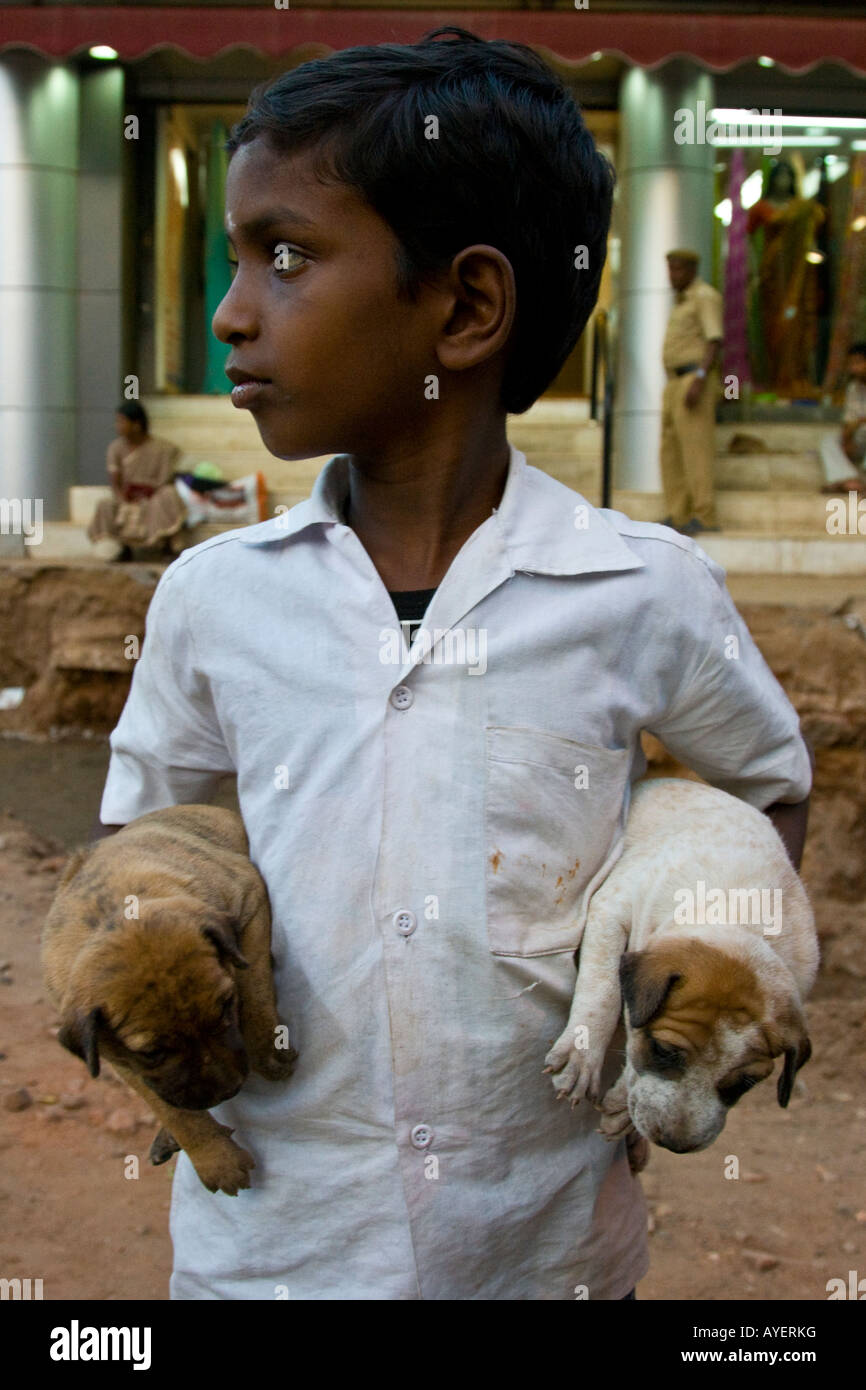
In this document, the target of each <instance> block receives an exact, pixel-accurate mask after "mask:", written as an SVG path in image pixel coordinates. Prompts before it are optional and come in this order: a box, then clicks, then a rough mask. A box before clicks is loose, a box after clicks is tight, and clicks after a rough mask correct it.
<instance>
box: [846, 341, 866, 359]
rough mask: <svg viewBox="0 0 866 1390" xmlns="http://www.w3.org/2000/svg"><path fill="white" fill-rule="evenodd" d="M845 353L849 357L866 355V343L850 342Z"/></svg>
mask: <svg viewBox="0 0 866 1390" xmlns="http://www.w3.org/2000/svg"><path fill="white" fill-rule="evenodd" d="M847 355H848V356H849V357H854V356H857V357H866V343H852V344H851V346H850V347H849V349H848V354H847Z"/></svg>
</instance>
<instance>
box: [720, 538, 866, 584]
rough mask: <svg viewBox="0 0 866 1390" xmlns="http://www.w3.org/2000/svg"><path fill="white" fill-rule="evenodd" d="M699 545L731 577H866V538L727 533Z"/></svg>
mask: <svg viewBox="0 0 866 1390" xmlns="http://www.w3.org/2000/svg"><path fill="white" fill-rule="evenodd" d="M698 541H699V544H700V546H701V548H702V549H703V550H705V551H706V552H707V554H708V555H710V556H711V557H712V559H714V560H715V561H716V562H717V564H719V565H721V566H722V568H723V569H724V570H726V571H727V572H728V573H729V574H768V575H769V574H774V575H779V574H784V575H823V576H825V577H831V576H840V577H841V576H851V577H855V576H862V575H866V536H823V537H819V536H803V537H800V536H760V535H754V534H751V533H748V534H740V535H737V534H736V533H729V532H725V533H723V534H718V535H717V534H713V535H708V536H699V537H698Z"/></svg>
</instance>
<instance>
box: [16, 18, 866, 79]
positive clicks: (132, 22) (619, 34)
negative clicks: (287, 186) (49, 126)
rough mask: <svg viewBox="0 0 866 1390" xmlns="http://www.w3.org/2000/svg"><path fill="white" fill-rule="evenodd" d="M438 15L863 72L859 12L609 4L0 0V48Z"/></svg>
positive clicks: (496, 34) (506, 30)
mask: <svg viewBox="0 0 866 1390" xmlns="http://www.w3.org/2000/svg"><path fill="white" fill-rule="evenodd" d="M443 24H459V25H461V26H462V27H463V28H465V29H471V30H472V31H473V32H475V33H477V34H480V35H482V37H484V38H488V39H494V38H498V39H512V40H517V41H519V42H522V43H527V44H532V45H533V46H534V47H538V48H542V49H547V50H548V51H549V52H550V53H552V54H555V55H556V57H557V58H559V59H562V60H564V61H565V62H568V63H575V64H577V63H581V62H583V61H585V60H586V59H587V58H588V57H589V55H590V54H591V53H593V52H603V53H605V54H611V55H619V56H621V57H623V58H625V59H627V60H628V61H629V62H631V63H634V64H636V65H637V66H639V67H644V68H652V67H655V66H657V65H658V64H659V63H663V62H665V61H666V60H667V59H669V58H671V57H673V56H675V55H683V56H686V57H692V58H696V59H698V60H700V61H701V62H702V63H704V64H705V65H706V66H707V67H709V68H711V69H713V70H714V71H717V72H721V71H724V70H725V69H727V68H731V67H734V66H735V65H736V64H737V63H741V62H744V61H747V60H749V59H754V58H756V57H758V56H759V55H767V56H769V57H771V58H773V59H775V61H776V62H777V63H778V65H779V66H780V67H781V68H784V69H785V70H786V71H788V72H805V71H807V70H808V69H809V68H811V67H814V66H815V64H816V63H818V62H822V61H825V60H828V59H829V60H835V61H836V62H839V63H842V64H844V65H845V66H846V67H848V68H850V69H852V70H853V71H855V72H858V73H866V19H826V20H824V19H806V18H800V17H798V16H792V15H784V16H781V15H780V16H775V15H766V14H763V15H761V14H758V15H720V14H682V13H680V14H646V13H640V14H635V13H622V12H620V13H613V14H612V13H610V12H607V13H593V11H592V10H591V9H586V10H576V11H573V12H570V11H564V10H560V11H556V12H552V13H551V12H547V13H539V12H538V11H534V12H531V13H527V12H526V11H520V10H511V11H507V12H505V11H499V12H491V11H489V10H481V11H471V10H469V11H467V10H460V11H455V10H448V11H442V10H434V9H430V10H426V11H419V10H413V11H405V10H403V11H401V10H396V9H395V10H344V9H340V10H308V9H302V10H297V9H291V8H289V9H277V8H276V7H275V6H268V7H267V8H264V7H262V8H249V9H248V8H240V7H233V8H225V9H224V8H217V9H207V10H203V9H201V8H194V7H192V6H189V7H184V8H174V7H172V8H171V9H163V8H159V7H156V6H140V5H135V6H132V5H117V6H111V7H102V6H99V7H96V6H87V5H74V6H61V7H57V8H47V7H39V8H30V7H20V6H15V7H12V6H0V50H2V49H5V48H10V47H27V48H31V49H35V50H36V51H37V52H39V53H42V54H44V55H45V56H46V57H50V58H65V57H68V56H69V55H71V54H74V53H79V52H81V51H82V50H86V49H88V48H89V47H90V46H91V45H93V44H109V45H110V46H111V47H112V48H115V49H116V50H117V52H118V54H119V55H120V57H121V58H127V59H131V58H140V57H142V56H143V55H144V54H147V53H150V52H152V51H153V50H154V49H157V48H175V49H179V50H180V51H181V52H183V53H186V54H189V55H190V56H191V57H193V58H202V59H204V58H211V57H213V56H214V55H215V54H217V53H221V52H223V51H225V50H226V49H231V48H237V47H243V48H252V49H256V50H258V51H259V52H261V53H264V54H267V55H269V56H270V57H279V56H281V55H283V54H286V53H290V52H292V51H295V50H297V49H302V48H306V47H309V48H311V49H313V50H315V51H317V52H321V51H323V50H333V49H340V48H348V47H351V46H352V45H355V44H366V43H384V42H392V43H414V42H415V41H417V40H418V39H420V38H421V37H422V35H423V34H425V33H426V32H427V31H428V30H430V29H434V28H437V27H438V26H439V25H443ZM310 56H312V54H311V55H310Z"/></svg>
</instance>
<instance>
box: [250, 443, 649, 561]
mask: <svg viewBox="0 0 866 1390" xmlns="http://www.w3.org/2000/svg"><path fill="white" fill-rule="evenodd" d="M509 447H510V451H511V457H510V461H509V467H508V476H507V479H506V483H505V489H504V491H503V494H502V498H501V500H500V503H499V506H498V507H497V508H496V509H495V510H494V512H493V515H492V516H491V517H489V518H488V521H487V522H486V523H483V524H484V525H488V524H489V523H491V522H493V523H494V528H495V533H496V537H497V538H498V541H499V543H500V545H501V547H502V549H503V550H504V552H505V555H504V557H503V558H505V559H506V560H507V562H508V563H509V565H510V568H511V570H512V572H513V571H516V570H522V571H524V572H525V573H529V574H563V575H564V574H591V573H601V572H603V571H605V570H630V569H641V568H642V567H643V561H642V560H641V559H640V558H639V557H638V556H637V555H636V554H635V552H634V551H633V550H631V549H630V548H629V546H628V545H627V544H626V543H625V541H624V540H623V538H622V536H621V535H620V534H619V532H618V530H617V529H616V526H615V525H614V524H613V522H612V520H610V519H609V516H608V514H606V513H605V512H603V511H600V510H599V509H598V508H596V507H593V506H592V505H591V504H590V503H589V502H587V500H586V498H585V497H582V496H581V494H580V493H578V492H574V491H573V490H572V489H571V488H567V487H566V486H565V485H564V484H563V483H560V482H558V481H557V479H556V478H552V477H551V476H550V475H549V474H547V473H543V472H542V471H541V470H540V469H538V468H532V467H531V466H530V465H529V464H527V462H526V456H525V454H523V453H521V451H520V450H519V449H516V448H515V447H514V445H513V444H512V445H510V446H509ZM348 491H349V460H348V456H347V455H346V454H335V455H334V456H333V457H332V458H330V459H328V461H327V463H326V464H325V465H324V467H323V468H322V471H321V472H320V473H319V476H318V477H317V478H316V482H315V484H314V486H313V490H312V493H311V494H310V496H309V497H308V498H306V499H305V500H304V501H303V502H299V503H298V504H297V506H294V507H292V508H290V510H288V511H286V512H281V513H280V514H278V515H277V516H275V517H271V518H269V519H268V520H267V521H263V522H260V523H259V524H258V525H256V526H250V527H249V528H247V530H245V531H244V533H243V535H241V536H239V537H238V539H239V540H240V541H242V543H243V544H244V545H267V544H270V543H272V542H275V541H286V540H288V539H289V538H291V537H295V538H299V537H300V536H301V535H302V534H303V533H304V532H305V531H309V529H310V528H311V527H332V526H338V527H342V528H344V529H345V530H348V529H349V528H348V527H347V526H346V523H345V522H344V521H343V516H342V508H343V504H344V502H345V500H346V498H347V496H348ZM494 519H495V520H494ZM479 529H480V528H479ZM491 540H493V537H491Z"/></svg>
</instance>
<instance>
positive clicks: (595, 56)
mask: <svg viewBox="0 0 866 1390" xmlns="http://www.w3.org/2000/svg"><path fill="white" fill-rule="evenodd" d="M603 57H604V54H603V53H602V52H601V51H600V50H599V49H596V50H595V52H594V53H590V55H589V61H590V62H591V63H599V62H601V59H602V58H603Z"/></svg>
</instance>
